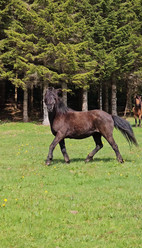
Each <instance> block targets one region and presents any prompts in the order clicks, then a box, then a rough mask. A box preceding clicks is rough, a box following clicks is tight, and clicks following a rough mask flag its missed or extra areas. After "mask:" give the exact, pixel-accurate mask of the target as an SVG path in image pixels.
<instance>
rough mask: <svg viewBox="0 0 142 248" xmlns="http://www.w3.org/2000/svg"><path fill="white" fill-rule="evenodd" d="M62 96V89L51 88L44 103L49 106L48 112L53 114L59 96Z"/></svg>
mask: <svg viewBox="0 0 142 248" xmlns="http://www.w3.org/2000/svg"><path fill="white" fill-rule="evenodd" d="M60 94H61V90H60V89H54V88H53V87H49V88H48V89H47V91H46V93H45V96H44V101H45V104H46V106H47V110H48V112H53V110H54V107H55V106H56V104H57V102H58V100H59V95H60Z"/></svg>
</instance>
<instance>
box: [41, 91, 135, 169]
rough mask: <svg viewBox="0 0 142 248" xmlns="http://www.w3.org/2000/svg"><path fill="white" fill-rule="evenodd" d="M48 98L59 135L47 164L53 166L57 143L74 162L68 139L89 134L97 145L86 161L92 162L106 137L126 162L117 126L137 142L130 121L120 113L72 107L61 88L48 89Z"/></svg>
mask: <svg viewBox="0 0 142 248" xmlns="http://www.w3.org/2000/svg"><path fill="white" fill-rule="evenodd" d="M44 101H45V104H46V105H47V110H48V116H49V121H50V127H51V131H52V134H53V135H54V136H55V138H54V140H53V142H52V143H51V145H50V147H49V153H48V156H47V160H46V164H47V165H50V163H51V161H52V159H53V150H54V148H55V147H56V145H57V144H59V145H60V148H61V152H62V154H63V156H64V160H65V162H66V163H69V162H70V160H69V156H68V154H67V151H66V147H65V138H70V139H84V138H87V137H89V136H92V137H93V139H94V141H95V144H96V147H95V149H94V150H92V152H90V153H89V154H88V156H87V158H86V160H85V162H89V161H91V160H92V159H93V156H94V155H95V154H96V153H97V152H98V151H99V150H100V149H101V148H102V147H103V143H102V140H101V137H102V136H103V137H104V138H105V139H106V140H107V141H108V143H109V144H110V145H111V147H112V149H113V150H114V152H115V154H116V157H117V159H118V161H119V162H120V163H123V158H122V156H121V154H120V152H119V149H118V146H117V144H116V142H115V141H114V138H113V128H114V127H115V128H117V129H119V130H120V131H121V132H122V134H123V135H124V136H125V138H126V139H127V141H128V142H131V143H133V144H135V145H137V141H136V139H135V136H134V134H133V130H132V128H131V126H130V124H129V122H127V121H126V120H124V119H122V118H120V117H118V116H114V115H110V114H108V113H106V112H104V111H102V110H90V111H86V112H79V111H74V110H72V109H69V108H68V107H66V106H65V105H64V103H63V101H62V98H61V90H60V89H54V88H48V90H47V92H46V93H45V97H44Z"/></svg>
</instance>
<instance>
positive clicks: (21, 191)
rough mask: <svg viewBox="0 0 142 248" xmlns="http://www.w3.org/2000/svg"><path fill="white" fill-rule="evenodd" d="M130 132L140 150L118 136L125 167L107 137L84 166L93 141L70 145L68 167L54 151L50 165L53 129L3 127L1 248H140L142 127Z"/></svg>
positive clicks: (0, 130)
mask: <svg viewBox="0 0 142 248" xmlns="http://www.w3.org/2000/svg"><path fill="white" fill-rule="evenodd" d="M129 120H130V122H131V124H133V123H134V120H133V119H129ZM133 130H134V132H135V136H136V138H137V140H138V143H139V147H134V146H133V147H130V146H129V144H128V143H127V141H126V140H125V138H124V137H123V135H122V134H121V133H120V132H118V131H116V130H115V131H114V137H115V140H116V141H117V144H118V146H119V149H120V152H121V154H122V156H123V158H124V160H125V163H124V164H119V163H118V162H117V160H116V157H115V154H114V152H113V150H112V148H111V147H110V146H109V144H108V143H107V142H106V141H105V140H104V139H103V143H104V148H103V149H102V150H101V151H100V152H99V153H98V154H96V156H95V157H94V160H93V162H90V163H87V164H85V163H84V159H85V158H86V156H87V154H88V153H89V152H90V151H91V150H92V149H93V148H94V143H93V139H92V138H88V139H84V140H66V147H67V151H68V154H69V156H70V159H71V163H70V164H69V165H66V164H65V163H64V160H63V157H62V154H61V152H60V149H59V146H57V147H56V149H55V151H54V161H53V163H52V165H51V166H49V167H48V166H46V165H45V159H46V157H47V153H48V148H49V144H50V143H51V141H52V140H53V136H52V134H51V132H50V128H49V127H45V126H42V125H39V124H36V123H27V124H24V123H1V124H0V247H2V248H27V247H28V248H39V247H40V248H127V247H128V248H138V247H139V248H140V247H142V128H135V127H134V128H133Z"/></svg>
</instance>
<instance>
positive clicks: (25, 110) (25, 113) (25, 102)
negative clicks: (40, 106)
mask: <svg viewBox="0 0 142 248" xmlns="http://www.w3.org/2000/svg"><path fill="white" fill-rule="evenodd" d="M28 119H29V118H28V89H27V87H26V89H25V90H24V100H23V121H24V122H28Z"/></svg>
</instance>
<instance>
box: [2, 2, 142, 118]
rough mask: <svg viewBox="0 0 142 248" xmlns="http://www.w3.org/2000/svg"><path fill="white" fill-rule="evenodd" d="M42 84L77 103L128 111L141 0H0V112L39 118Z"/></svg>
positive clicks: (137, 82) (137, 74)
mask: <svg viewBox="0 0 142 248" xmlns="http://www.w3.org/2000/svg"><path fill="white" fill-rule="evenodd" d="M48 86H53V87H56V88H62V89H63V100H64V103H65V104H68V105H69V106H70V107H72V108H74V109H76V110H83V111H85V110H87V109H92V108H99V109H103V110H105V111H107V112H109V113H112V114H115V115H116V114H122V115H127V114H131V111H132V106H133V98H134V96H135V95H136V94H139V95H141V94H142V0H76V1H75V0H25V1H23V0H1V1H0V109H1V113H5V110H6V109H7V108H8V109H10V108H11V109H12V110H13V111H14V112H15V113H20V114H21V113H22V118H23V121H24V122H27V121H29V120H30V119H32V118H33V116H34V118H38V119H39V118H41V119H42V118H43V116H45V113H44V112H46V110H45V106H44V103H43V95H44V92H45V91H46V89H47V87H48ZM0 118H1V117H0Z"/></svg>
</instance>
